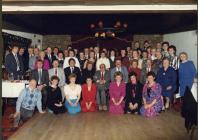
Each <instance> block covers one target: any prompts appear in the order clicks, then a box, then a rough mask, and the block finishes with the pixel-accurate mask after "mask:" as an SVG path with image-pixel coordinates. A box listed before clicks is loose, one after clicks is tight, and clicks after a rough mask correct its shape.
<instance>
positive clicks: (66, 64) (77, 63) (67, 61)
mask: <svg viewBox="0 0 198 140" xmlns="http://www.w3.org/2000/svg"><path fill="white" fill-rule="evenodd" d="M70 58H73V59H74V60H75V61H76V64H75V66H76V67H79V68H80V63H79V61H78V59H77V58H76V57H66V58H65V60H64V63H63V69H64V68H66V67H69V59H70Z"/></svg>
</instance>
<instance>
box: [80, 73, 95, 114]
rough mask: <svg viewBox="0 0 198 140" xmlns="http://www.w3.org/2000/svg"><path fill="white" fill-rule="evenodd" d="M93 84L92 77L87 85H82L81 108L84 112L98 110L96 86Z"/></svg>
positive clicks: (88, 78) (87, 79)
mask: <svg viewBox="0 0 198 140" xmlns="http://www.w3.org/2000/svg"><path fill="white" fill-rule="evenodd" d="M92 82H93V80H92V77H87V78H86V84H83V85H82V101H81V108H82V111H83V112H93V111H95V110H96V85H95V84H94V83H92Z"/></svg>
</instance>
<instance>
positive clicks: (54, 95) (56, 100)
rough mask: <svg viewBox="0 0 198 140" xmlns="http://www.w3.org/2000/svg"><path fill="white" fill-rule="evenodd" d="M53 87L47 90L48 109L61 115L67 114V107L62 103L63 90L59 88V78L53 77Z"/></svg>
mask: <svg viewBox="0 0 198 140" xmlns="http://www.w3.org/2000/svg"><path fill="white" fill-rule="evenodd" d="M50 82H51V85H50V86H49V87H48V88H47V107H48V109H49V112H50V111H52V112H53V113H54V114H60V113H64V112H65V107H64V105H63V102H62V94H61V89H60V88H59V87H58V82H59V78H58V77H57V76H52V77H51V81H50Z"/></svg>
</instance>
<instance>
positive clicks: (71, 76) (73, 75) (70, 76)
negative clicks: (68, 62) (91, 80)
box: [68, 73, 77, 80]
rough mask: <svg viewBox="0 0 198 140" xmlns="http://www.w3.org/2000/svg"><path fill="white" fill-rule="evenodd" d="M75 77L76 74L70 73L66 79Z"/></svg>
mask: <svg viewBox="0 0 198 140" xmlns="http://www.w3.org/2000/svg"><path fill="white" fill-rule="evenodd" d="M76 77H77V76H76V74H74V73H72V74H70V75H69V77H68V79H69V80H70V79H71V78H76Z"/></svg>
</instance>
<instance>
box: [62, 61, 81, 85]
mask: <svg viewBox="0 0 198 140" xmlns="http://www.w3.org/2000/svg"><path fill="white" fill-rule="evenodd" d="M75 65H76V61H75V59H73V58H70V59H69V67H66V68H65V69H64V73H65V77H66V83H67V84H69V79H68V77H69V75H70V74H71V73H74V74H76V76H77V77H76V83H77V84H80V83H81V81H82V79H81V77H82V76H81V72H80V68H79V67H76V66H75Z"/></svg>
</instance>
